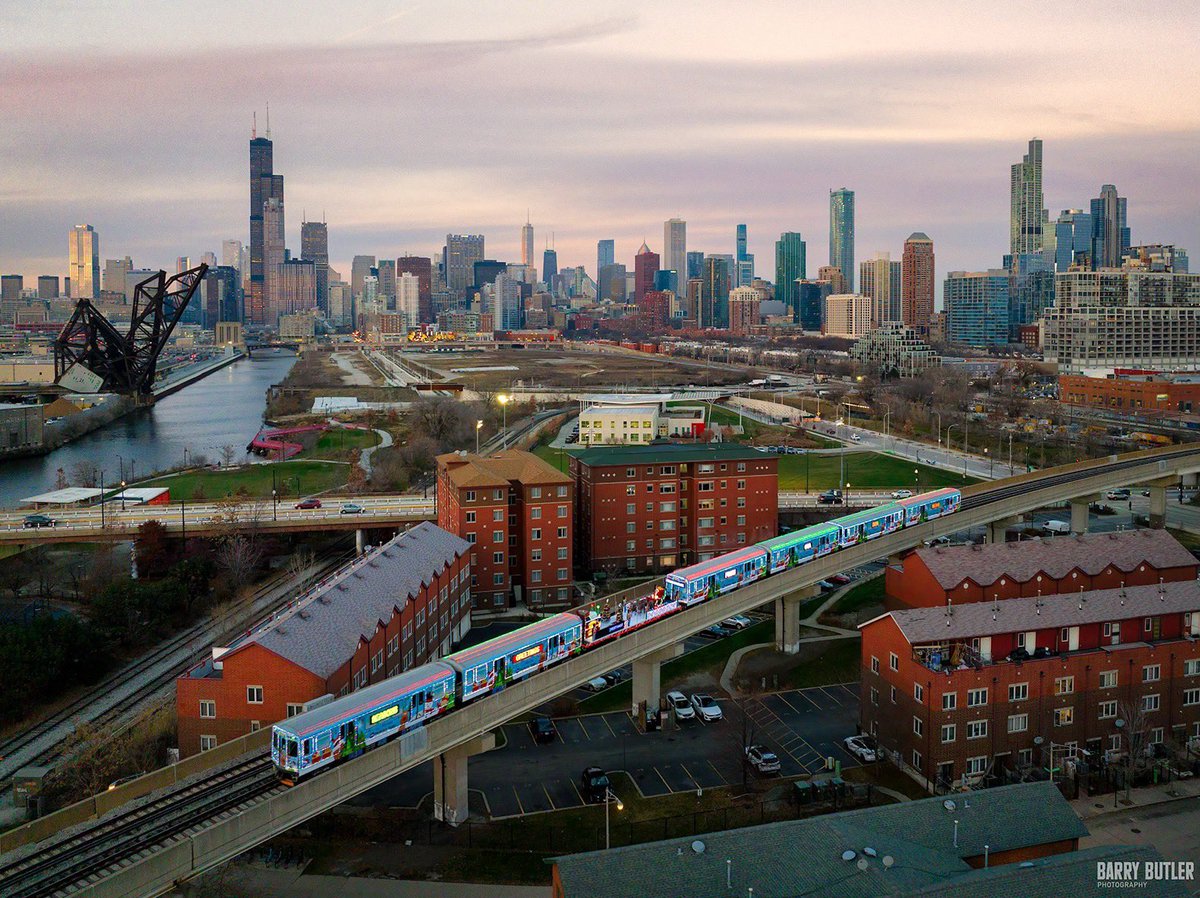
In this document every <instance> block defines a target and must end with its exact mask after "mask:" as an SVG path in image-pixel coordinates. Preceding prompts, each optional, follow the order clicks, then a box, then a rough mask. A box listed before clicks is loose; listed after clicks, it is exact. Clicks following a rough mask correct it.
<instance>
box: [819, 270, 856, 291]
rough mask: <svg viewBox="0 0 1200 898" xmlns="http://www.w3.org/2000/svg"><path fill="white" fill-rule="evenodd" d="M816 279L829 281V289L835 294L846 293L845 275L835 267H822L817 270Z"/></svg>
mask: <svg viewBox="0 0 1200 898" xmlns="http://www.w3.org/2000/svg"><path fill="white" fill-rule="evenodd" d="M817 279H818V280H821V281H829V287H830V289H831V290H832V291H833V292H834V293H835V294H841V293H848V292H849V289H848V288H847V284H846V275H844V274H843V273H842V269H840V268H838V267H837V266H836V265H822V266H821V267H820V268H818V269H817Z"/></svg>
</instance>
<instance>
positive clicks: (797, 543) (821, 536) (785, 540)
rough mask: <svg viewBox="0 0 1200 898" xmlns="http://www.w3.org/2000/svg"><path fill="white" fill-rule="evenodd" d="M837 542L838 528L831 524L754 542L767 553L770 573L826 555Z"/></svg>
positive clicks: (817, 525)
mask: <svg viewBox="0 0 1200 898" xmlns="http://www.w3.org/2000/svg"><path fill="white" fill-rule="evenodd" d="M837 544H838V529H837V527H836V526H835V525H833V524H816V525H814V526H812V527H802V528H801V529H799V530H796V531H793V532H792V533H784V534H782V535H780V536H776V537H773V538H771V539H766V540H763V541H762V542H760V543H755V545H757V546H759V547H760V548H761V549H762V550H763V551H764V552H766V553H767V558H768V568H769V569H770V572H771V573H772V574H777V573H779V572H780V571H784V570H787V569H788V568H790V567H795V566H796V565H798V564H804V562H806V561H812V559H814V558H820V557H821V556H822V555H828V554H829V553H830V552H832V551H833V550H834V549H835V548H836V547H837Z"/></svg>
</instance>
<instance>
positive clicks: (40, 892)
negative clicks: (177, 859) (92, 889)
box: [0, 757, 285, 898]
mask: <svg viewBox="0 0 1200 898" xmlns="http://www.w3.org/2000/svg"><path fill="white" fill-rule="evenodd" d="M283 788H285V787H284V786H281V785H280V783H279V781H278V780H277V779H276V777H275V773H274V770H273V769H272V766H271V762H270V760H269V759H265V758H261V757H259V758H253V759H250V760H247V761H243V762H240V763H238V764H235V765H233V766H231V767H228V768H226V769H224V770H221V771H217V772H213V773H209V774H207V775H205V776H204V777H203V778H202V779H199V780H197V781H195V782H192V783H189V784H188V785H186V786H184V787H183V788H182V789H178V790H175V791H172V792H169V793H168V794H165V795H162V796H160V797H159V798H156V799H152V800H151V801H149V802H146V803H144V804H142V805H140V806H138V807H134V808H130V809H128V810H124V811H120V812H118V813H116V814H110V815H108V816H106V817H105V818H103V819H102V820H99V821H95V822H94V823H92V824H90V825H88V826H87V827H86V828H85V829H82V830H79V831H76V832H74V833H71V834H69V835H68V836H67V837H66V838H64V839H61V840H59V841H58V842H55V843H54V844H52V845H48V846H46V847H44V848H41V849H40V850H38V851H35V852H33V853H30V854H27V855H25V856H24V857H21V858H19V859H18V860H15V861H12V862H10V863H8V864H5V865H4V866H0V894H2V895H4V896H5V898H42V896H47V895H53V894H55V893H56V892H61V891H63V890H64V889H65V888H67V887H68V885H69V884H73V883H81V882H83V881H86V880H88V879H89V878H91V877H95V876H98V875H100V874H103V872H104V871H105V870H106V869H108V868H109V867H112V866H114V865H116V864H119V863H120V862H121V860H122V859H123V858H126V857H130V856H132V855H134V854H136V853H137V852H140V851H143V850H145V849H147V848H150V847H152V846H155V845H159V844H161V843H163V842H165V841H167V840H168V839H170V838H171V837H173V836H175V835H178V834H180V833H182V832H184V831H185V830H187V829H189V828H190V827H192V826H195V825H196V824H198V823H202V822H204V821H206V820H210V819H212V818H213V817H216V816H218V815H220V814H223V813H227V812H230V811H232V810H234V809H236V808H238V807H240V806H242V805H243V804H245V803H247V802H250V801H254V800H255V799H258V798H260V797H262V796H264V795H267V794H269V793H271V792H273V791H276V790H281V789H283Z"/></svg>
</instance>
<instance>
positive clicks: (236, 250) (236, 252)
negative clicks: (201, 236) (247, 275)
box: [221, 238, 242, 274]
mask: <svg viewBox="0 0 1200 898" xmlns="http://www.w3.org/2000/svg"><path fill="white" fill-rule="evenodd" d="M221 264H222V265H226V266H228V267H229V268H232V269H234V270H235V271H237V272H238V273H239V274H240V273H241V270H242V241H240V240H234V239H232V238H231V239H229V240H222V241H221Z"/></svg>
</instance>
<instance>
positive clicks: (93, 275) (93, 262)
mask: <svg viewBox="0 0 1200 898" xmlns="http://www.w3.org/2000/svg"><path fill="white" fill-rule="evenodd" d="M68 236H69V241H68V247H67V254H68V258H69V265H70V274H69V277H70V279H71V298H72V299H98V298H99V296H100V235H99V234H97V233H96V231H95V229H94V228H93V227H92V226H91V225H75V227H73V228H71V233H70V235H68Z"/></svg>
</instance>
